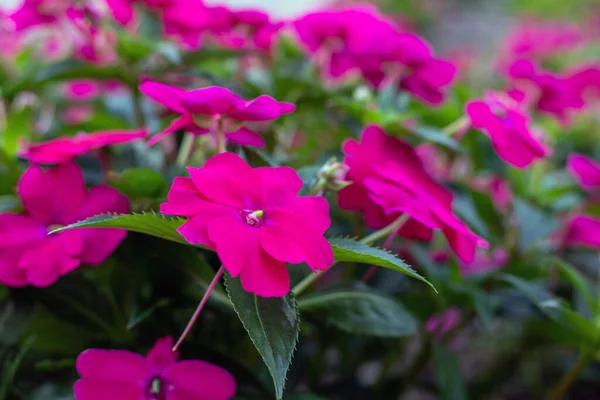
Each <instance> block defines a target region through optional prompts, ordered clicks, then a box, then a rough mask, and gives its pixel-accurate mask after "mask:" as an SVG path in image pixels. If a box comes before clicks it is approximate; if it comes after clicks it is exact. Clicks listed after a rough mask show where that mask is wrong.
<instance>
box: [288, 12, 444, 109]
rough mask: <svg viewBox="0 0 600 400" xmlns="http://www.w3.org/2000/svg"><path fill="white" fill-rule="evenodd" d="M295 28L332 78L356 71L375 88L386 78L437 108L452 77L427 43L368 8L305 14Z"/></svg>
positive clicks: (295, 23)
mask: <svg viewBox="0 0 600 400" xmlns="http://www.w3.org/2000/svg"><path fill="white" fill-rule="evenodd" d="M294 27H295V28H296V32H297V34H298V37H299V39H300V40H301V41H302V42H303V43H304V45H305V46H306V48H307V49H308V51H309V52H311V53H312V54H313V56H314V58H315V61H316V62H317V64H319V65H320V66H321V67H322V68H323V69H324V70H325V72H327V73H328V74H329V75H330V76H331V77H333V78H340V77H343V76H345V75H347V74H348V73H350V72H353V71H356V72H359V73H360V74H361V75H362V76H363V77H364V78H365V79H366V80H367V81H368V82H369V83H371V84H372V85H373V86H374V87H376V88H379V87H380V86H382V85H383V84H384V83H385V82H386V80H387V81H389V82H393V83H394V84H397V85H398V86H399V88H401V89H404V90H407V91H409V92H411V93H412V94H413V95H415V96H416V97H419V98H420V99H422V100H424V101H426V102H428V103H431V104H439V103H441V102H442V101H443V100H444V93H443V91H444V89H445V88H446V87H447V86H448V85H449V84H450V83H451V82H452V81H453V80H454V78H455V76H456V67H455V66H454V65H453V64H452V63H450V62H448V61H445V60H441V59H438V58H436V57H435V56H434V55H433V51H432V49H431V48H430V46H429V44H428V43H427V42H425V41H424V40H423V39H422V38H420V37H419V36H417V35H415V34H412V33H407V32H402V31H400V30H399V29H398V27H397V26H396V25H395V24H394V23H393V22H392V21H390V20H388V19H387V18H385V17H383V16H382V15H381V14H379V13H378V11H377V10H376V9H374V8H371V7H365V6H363V7H355V8H349V9H345V10H326V11H319V12H314V13H310V14H307V15H305V16H303V17H301V18H299V19H298V20H296V21H295V22H294Z"/></svg>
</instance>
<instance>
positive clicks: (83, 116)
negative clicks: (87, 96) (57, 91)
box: [61, 104, 94, 125]
mask: <svg viewBox="0 0 600 400" xmlns="http://www.w3.org/2000/svg"><path fill="white" fill-rule="evenodd" d="M93 115H94V107H93V106H91V105H88V104H84V105H81V106H68V107H66V108H65V109H64V110H63V111H62V114H61V119H62V121H63V122H64V123H65V124H67V125H77V124H81V123H84V122H86V121H89V119H90V118H92V116H93Z"/></svg>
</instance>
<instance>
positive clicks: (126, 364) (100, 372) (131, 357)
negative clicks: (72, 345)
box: [77, 349, 149, 382]
mask: <svg viewBox="0 0 600 400" xmlns="http://www.w3.org/2000/svg"><path fill="white" fill-rule="evenodd" d="M148 368H149V364H148V361H147V360H146V359H145V358H144V357H143V356H141V355H139V354H136V353H133V352H131V351H126V350H101V349H90V350H86V351H84V352H83V353H81V354H80V355H79V357H77V372H79V375H81V377H82V378H84V379H85V378H89V379H93V380H96V381H105V382H140V381H143V380H145V379H146V378H147V375H148Z"/></svg>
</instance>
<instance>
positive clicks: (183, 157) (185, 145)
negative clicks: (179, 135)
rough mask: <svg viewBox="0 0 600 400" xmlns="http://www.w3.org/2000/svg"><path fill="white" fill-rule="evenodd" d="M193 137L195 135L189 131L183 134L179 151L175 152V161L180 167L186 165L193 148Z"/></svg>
mask: <svg viewBox="0 0 600 400" xmlns="http://www.w3.org/2000/svg"><path fill="white" fill-rule="evenodd" d="M195 138H196V137H195V136H194V135H193V134H191V133H186V134H184V135H183V140H182V141H181V145H180V146H179V153H177V160H176V161H175V163H176V164H177V165H179V166H181V167H185V166H186V164H187V162H188V160H189V159H190V156H191V154H192V150H193V148H194V139H195Z"/></svg>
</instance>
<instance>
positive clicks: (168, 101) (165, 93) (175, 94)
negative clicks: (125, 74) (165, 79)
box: [140, 81, 187, 114]
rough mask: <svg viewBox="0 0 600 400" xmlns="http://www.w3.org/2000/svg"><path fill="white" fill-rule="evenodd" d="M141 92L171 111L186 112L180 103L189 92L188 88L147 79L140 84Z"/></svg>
mask: <svg viewBox="0 0 600 400" xmlns="http://www.w3.org/2000/svg"><path fill="white" fill-rule="evenodd" d="M140 92H142V93H144V94H145V95H146V96H148V97H150V98H151V99H152V100H154V101H157V102H159V103H161V104H162V105H164V106H165V107H167V108H168V109H169V110H171V111H175V112H177V113H180V114H184V113H185V109H184V108H183V106H182V105H181V104H180V99H181V98H182V97H183V95H185V94H186V93H187V91H186V90H184V89H181V88H178V87H176V86H170V85H165V84H164V83H158V82H153V81H146V82H144V83H142V84H141V85H140Z"/></svg>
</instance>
